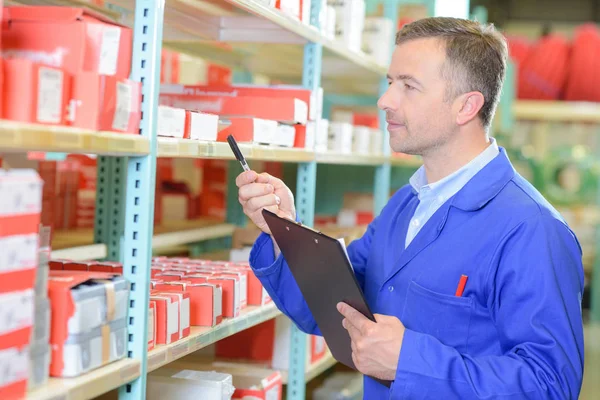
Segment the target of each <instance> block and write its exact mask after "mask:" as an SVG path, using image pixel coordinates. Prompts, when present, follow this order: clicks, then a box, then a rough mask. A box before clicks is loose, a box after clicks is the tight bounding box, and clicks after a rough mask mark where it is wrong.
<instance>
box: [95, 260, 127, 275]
mask: <svg viewBox="0 0 600 400" xmlns="http://www.w3.org/2000/svg"><path fill="white" fill-rule="evenodd" d="M90 271H93V272H107V273H111V274H119V275H123V264H121V263H120V262H116V261H102V262H96V263H94V265H91V266H90Z"/></svg>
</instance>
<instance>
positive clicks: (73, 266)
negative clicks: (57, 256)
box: [63, 261, 96, 272]
mask: <svg viewBox="0 0 600 400" xmlns="http://www.w3.org/2000/svg"><path fill="white" fill-rule="evenodd" d="M95 264H96V261H71V262H66V263H64V264H63V270H65V271H86V272H87V271H91V269H90V267H92V266H93V265H95Z"/></svg>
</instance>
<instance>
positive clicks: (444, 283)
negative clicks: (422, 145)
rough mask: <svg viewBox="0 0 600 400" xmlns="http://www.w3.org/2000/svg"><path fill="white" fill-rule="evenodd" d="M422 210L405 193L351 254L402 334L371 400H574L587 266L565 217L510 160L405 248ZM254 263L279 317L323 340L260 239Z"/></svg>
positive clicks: (492, 168)
mask: <svg viewBox="0 0 600 400" xmlns="http://www.w3.org/2000/svg"><path fill="white" fill-rule="evenodd" d="M417 203H418V198H417V196H416V194H415V192H414V191H413V189H412V187H410V186H405V187H403V188H402V189H400V190H399V191H398V192H397V193H396V194H395V195H394V196H393V197H392V198H391V199H390V201H389V202H388V204H387V205H386V207H385V208H384V209H383V211H382V212H381V214H380V216H379V217H378V218H376V219H375V220H374V221H373V222H372V223H371V224H370V225H369V227H368V230H367V232H366V234H365V235H364V236H363V237H362V238H361V239H359V240H356V241H354V242H352V243H351V244H350V246H349V247H348V254H349V257H350V260H351V262H352V265H353V266H354V270H355V274H356V277H357V280H358V281H359V283H360V285H361V287H362V289H363V291H364V293H365V297H366V299H367V302H368V303H369V306H370V307H371V308H372V310H373V312H374V313H378V314H385V315H392V316H396V317H398V318H399V319H400V321H402V323H403V324H404V325H405V327H406V332H405V334H404V340H403V343H402V350H401V353H400V358H399V360H398V367H397V373H396V379H395V381H394V382H393V384H392V386H391V388H387V387H385V386H383V385H381V384H379V383H378V382H376V381H375V380H373V379H371V378H369V377H366V378H365V388H364V395H365V399H388V398H390V399H443V400H449V399H499V398H502V399H576V398H578V396H579V391H580V388H581V382H582V379H583V365H584V348H583V326H582V316H581V298H582V293H583V267H582V261H581V248H580V246H579V243H578V241H577V239H576V237H575V235H574V234H573V232H572V231H571V230H570V229H569V228H568V226H567V225H566V224H565V222H564V221H563V220H562V218H561V216H560V215H559V214H558V213H557V212H556V210H554V208H552V206H551V205H550V204H549V203H547V202H546V200H545V199H544V198H543V197H542V196H541V195H540V194H539V193H538V192H537V191H536V190H535V189H534V188H533V187H532V186H531V185H530V184H529V183H528V182H527V181H526V180H525V179H523V178H522V177H521V176H520V175H519V174H518V173H517V172H516V171H515V170H514V169H513V167H512V165H511V163H510V161H509V159H508V157H507V155H506V152H505V151H504V149H500V154H499V155H498V156H497V157H496V158H495V159H493V160H492V161H491V162H490V163H489V164H488V165H487V166H485V167H484V168H483V169H482V170H481V171H479V172H478V173H477V174H476V175H475V176H474V177H473V178H472V179H471V180H470V181H469V182H468V183H467V184H466V185H465V186H464V187H463V188H462V189H461V190H460V191H459V192H458V193H457V194H456V195H454V196H453V197H451V198H450V199H449V200H448V201H446V203H445V204H444V205H443V206H442V207H440V208H439V209H438V210H437V212H436V213H435V214H434V215H433V216H432V217H431V218H430V219H429V220H428V221H427V223H426V224H425V226H424V227H423V228H422V230H421V231H420V232H419V233H418V235H417V236H416V237H415V239H414V240H413V241H412V242H411V243H410V245H409V246H408V247H406V248H405V246H404V242H405V236H406V232H407V227H408V223H409V221H410V219H411V217H412V215H413V214H414V212H415V208H416V207H417ZM250 261H251V265H252V267H253V268H254V270H255V273H256V275H257V276H258V277H259V278H260V280H261V282H262V283H263V285H264V287H265V288H266V290H267V291H268V292H269V294H270V295H271V297H272V298H273V300H274V301H275V303H276V304H277V306H278V307H279V309H280V310H281V311H282V312H283V313H285V314H286V315H287V316H288V317H290V318H291V319H292V320H293V321H294V322H295V323H296V325H297V326H298V327H299V328H300V329H301V330H303V331H304V332H307V333H312V334H319V330H318V327H317V326H316V323H315V320H314V319H313V317H312V315H311V312H310V310H309V309H308V307H307V305H306V302H305V301H304V299H303V297H302V295H301V293H300V290H299V288H298V286H297V284H296V282H295V281H294V279H293V276H292V275H291V272H290V270H289V267H288V266H287V264H286V262H285V260H284V259H283V257H281V256H280V257H279V258H278V259H277V260H275V259H274V252H273V243H272V240H271V238H270V236H268V235H265V234H263V235H261V236H260V237H259V238H258V240H257V241H256V243H255V245H254V247H253V249H252V253H251V259H250ZM463 274H464V275H468V277H469V278H468V281H467V285H466V288H465V291H464V294H463V296H462V297H457V296H455V291H456V288H457V284H458V282H459V279H460V276H461V275H463Z"/></svg>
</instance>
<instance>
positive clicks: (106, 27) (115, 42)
mask: <svg viewBox="0 0 600 400" xmlns="http://www.w3.org/2000/svg"><path fill="white" fill-rule="evenodd" d="M3 18H4V21H6V22H8V23H5V24H3V29H2V47H3V49H2V52H3V55H4V57H8V58H12V57H26V58H30V59H32V60H33V61H36V62H40V63H42V64H46V65H49V66H54V67H58V68H64V69H65V70H66V71H67V72H69V73H70V74H77V73H79V72H82V71H89V72H95V73H97V74H100V75H110V76H113V75H114V76H116V77H117V78H128V77H129V71H130V68H131V49H132V37H133V35H132V31H131V29H129V28H126V27H124V26H121V25H118V24H115V23H114V22H113V21H111V20H109V19H108V18H105V17H103V16H102V15H101V14H98V13H94V12H92V11H89V10H87V9H83V8H71V7H42V6H35V7H25V6H24V7H10V8H5V9H4V16H3Z"/></svg>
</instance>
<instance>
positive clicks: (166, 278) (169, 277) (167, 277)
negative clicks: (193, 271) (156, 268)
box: [154, 270, 185, 282]
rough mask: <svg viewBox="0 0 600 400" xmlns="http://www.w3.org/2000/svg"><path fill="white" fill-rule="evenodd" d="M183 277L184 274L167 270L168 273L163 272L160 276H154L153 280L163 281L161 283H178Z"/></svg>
mask: <svg viewBox="0 0 600 400" xmlns="http://www.w3.org/2000/svg"><path fill="white" fill-rule="evenodd" d="M184 276H185V273H184V272H178V271H172V270H168V272H163V273H162V274H156V275H155V276H154V279H156V280H163V282H170V281H180V280H182V279H183V277H184Z"/></svg>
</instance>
